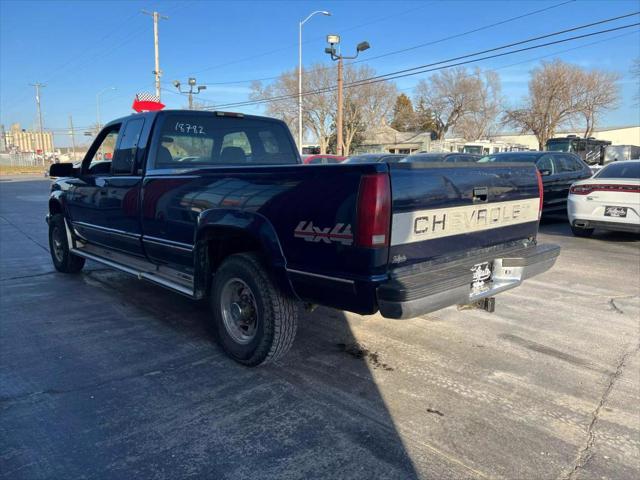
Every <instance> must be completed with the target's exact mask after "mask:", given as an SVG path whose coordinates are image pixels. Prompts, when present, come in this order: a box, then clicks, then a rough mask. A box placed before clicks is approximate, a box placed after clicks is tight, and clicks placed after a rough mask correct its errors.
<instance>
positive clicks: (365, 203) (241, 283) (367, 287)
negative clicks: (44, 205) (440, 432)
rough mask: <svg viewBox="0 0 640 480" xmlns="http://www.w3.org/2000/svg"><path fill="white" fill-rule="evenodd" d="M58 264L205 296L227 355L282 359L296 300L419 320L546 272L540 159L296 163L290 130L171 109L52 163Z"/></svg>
mask: <svg viewBox="0 0 640 480" xmlns="http://www.w3.org/2000/svg"><path fill="white" fill-rule="evenodd" d="M50 175H51V177H53V178H56V180H55V181H54V182H53V184H52V186H51V195H50V199H49V213H48V215H47V222H48V224H49V243H50V248H51V256H52V259H53V263H54V265H55V268H56V269H57V270H59V271H61V272H66V273H77V272H79V271H80V270H81V269H82V267H83V265H84V262H85V260H86V259H89V260H93V261H96V262H99V263H101V264H104V265H107V266H109V267H112V268H115V269H118V270H120V271H123V272H126V273H129V274H132V275H135V276H136V277H138V278H140V279H145V280H149V281H151V282H153V283H155V284H158V285H160V286H163V287H166V288H168V289H170V290H173V291H175V292H179V293H181V294H183V295H186V296H188V297H190V298H193V299H208V301H209V302H210V304H211V308H212V312H213V314H212V321H213V323H214V326H215V328H216V331H217V333H218V338H219V342H220V344H221V346H222V347H223V349H224V350H225V351H226V352H227V353H228V354H229V355H230V356H231V357H232V358H234V359H235V360H237V361H239V362H241V363H243V364H245V365H258V364H261V363H264V362H267V361H273V360H275V359H278V358H281V357H282V356H283V355H284V354H285V353H286V352H287V350H288V349H289V347H290V346H291V344H292V342H293V339H294V336H295V333H296V326H297V321H298V320H297V319H298V311H299V306H300V305H302V304H309V305H314V304H321V305H326V306H330V307H334V308H337V309H342V310H347V311H351V312H356V313H360V314H373V313H375V312H378V311H379V312H380V313H381V314H382V315H383V316H384V317H387V318H411V317H416V316H419V315H422V314H425V313H428V312H432V311H435V310H438V309H441V308H444V307H447V306H449V305H455V304H476V303H478V302H482V301H484V302H485V304H488V302H487V300H488V299H493V296H494V295H496V294H497V293H499V292H502V291H504V290H507V289H510V288H513V287H516V286H518V285H519V284H520V283H521V282H522V281H523V280H524V279H526V278H528V277H531V276H533V275H537V274H539V273H541V272H543V271H545V270H547V269H549V268H550V267H551V266H552V265H553V264H554V262H555V260H556V257H557V256H558V253H559V247H557V246H555V245H539V244H537V241H536V236H537V232H538V221H539V215H540V206H541V203H542V198H541V192H542V190H541V181H540V176H539V174H538V172H537V170H536V168H535V167H534V166H533V165H527V164H521V163H520V164H509V163H500V164H485V165H479V164H471V165H466V164H450V163H449V164H445V163H406V164H402V163H395V164H387V163H370V164H367V163H363V164H344V165H340V164H336V165H302V164H301V160H300V157H299V155H298V153H297V151H296V147H295V144H294V142H293V139H292V136H291V134H290V132H289V130H288V128H287V127H286V125H285V124H284V123H283V122H281V121H279V120H275V119H271V118H264V117H258V116H249V115H242V114H237V113H227V112H197V111H184V110H166V111H161V112H149V113H141V114H134V115H131V116H128V117H125V118H121V119H118V120H115V121H112V122H110V123H109V124H107V125H106V126H105V127H104V129H103V130H102V131H101V132H100V133H99V134H98V136H97V137H96V139H95V141H94V142H93V144H92V145H91V147H90V149H89V151H88V153H87V155H86V157H85V158H84V160H83V162H82V164H81V165H79V166H74V165H72V164H62V163H61V164H54V165H52V166H51V169H50Z"/></svg>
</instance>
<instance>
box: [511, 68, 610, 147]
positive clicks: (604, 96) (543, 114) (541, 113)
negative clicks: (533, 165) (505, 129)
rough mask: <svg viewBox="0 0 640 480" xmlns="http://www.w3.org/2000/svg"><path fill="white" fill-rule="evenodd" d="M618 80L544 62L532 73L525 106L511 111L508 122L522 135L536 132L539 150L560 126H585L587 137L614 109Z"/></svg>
mask: <svg viewBox="0 0 640 480" xmlns="http://www.w3.org/2000/svg"><path fill="white" fill-rule="evenodd" d="M618 78H619V77H618V75H617V74H615V73H610V72H603V71H601V70H592V71H586V70H584V69H582V68H580V67H578V66H576V65H570V64H568V63H564V62H562V61H560V60H554V61H553V62H550V63H546V62H543V63H542V66H541V67H540V68H537V69H535V70H533V72H532V78H531V80H530V81H529V96H528V97H527V98H526V99H525V104H524V106H523V107H522V108H519V109H514V110H508V111H507V112H506V114H505V121H506V123H509V124H511V125H514V126H516V127H519V128H520V129H521V130H522V131H523V132H533V134H534V135H535V136H536V138H537V139H538V148H539V149H540V150H542V149H543V148H544V145H545V144H546V142H547V140H548V139H549V138H552V137H553V135H554V134H555V132H556V130H557V129H558V128H559V127H561V126H563V125H567V124H570V123H581V124H583V125H584V126H585V133H584V135H585V137H588V136H590V135H591V134H592V133H593V129H594V127H595V124H596V121H597V119H598V117H599V116H600V115H601V114H602V113H603V112H604V111H606V110H608V109H611V108H615V106H616V103H617V101H618V98H619V88H618V85H617V81H618ZM581 120H582V121H583V122H584V123H583V122H582V121H581Z"/></svg>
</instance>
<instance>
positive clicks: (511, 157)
mask: <svg viewBox="0 0 640 480" xmlns="http://www.w3.org/2000/svg"><path fill="white" fill-rule="evenodd" d="M540 156H541V155H540V153H516V152H514V153H497V154H495V155H487V156H485V157H482V158H481V159H480V160H478V163H490V162H501V163H505V162H527V163H535V162H537V161H538V159H539V158H540Z"/></svg>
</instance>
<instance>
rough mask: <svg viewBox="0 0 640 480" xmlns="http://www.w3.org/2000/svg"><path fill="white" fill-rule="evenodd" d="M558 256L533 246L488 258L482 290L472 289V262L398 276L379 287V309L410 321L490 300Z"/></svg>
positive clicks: (556, 251)
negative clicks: (489, 272)
mask: <svg viewBox="0 0 640 480" xmlns="http://www.w3.org/2000/svg"><path fill="white" fill-rule="evenodd" d="M559 254H560V247H559V246H557V245H536V246H533V247H530V248H527V249H525V250H521V251H519V252H517V253H512V254H506V255H504V256H503V257H502V258H494V259H491V260H492V261H493V275H492V280H491V281H490V282H489V283H488V284H487V285H486V286H485V288H484V289H482V290H481V291H473V290H472V288H471V283H472V281H473V278H472V273H471V267H472V266H473V265H474V263H472V262H469V263H465V262H462V263H460V262H458V263H457V264H455V265H444V266H442V267H439V268H436V267H434V269H433V270H430V271H428V272H423V273H420V274H417V275H411V276H406V277H398V278H395V279H392V280H389V281H388V282H385V283H384V284H382V285H380V286H379V287H378V290H377V296H378V307H379V309H380V313H381V314H382V316H383V317H386V318H413V317H417V316H420V315H424V314H426V313H430V312H434V311H436V310H440V309H442V308H445V307H448V306H450V305H457V304H468V303H472V302H475V301H477V300H480V299H483V298H487V297H493V296H494V295H496V294H498V293H500V292H504V291H505V290H509V289H511V288H514V287H517V286H518V285H520V284H521V283H522V281H523V280H525V279H527V278H530V277H533V276H535V275H538V274H540V273H542V272H545V271H547V270H549V269H550V268H551V267H552V266H553V264H554V263H555V261H556V259H557V258H558V255H559Z"/></svg>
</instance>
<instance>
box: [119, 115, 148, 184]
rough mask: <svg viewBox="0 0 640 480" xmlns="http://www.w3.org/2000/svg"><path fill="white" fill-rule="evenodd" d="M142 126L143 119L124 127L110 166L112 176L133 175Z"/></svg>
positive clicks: (133, 121) (135, 120)
mask: <svg viewBox="0 0 640 480" xmlns="http://www.w3.org/2000/svg"><path fill="white" fill-rule="evenodd" d="M143 125H144V119H143V118H136V119H134V120H130V121H129V122H127V124H126V125H125V127H124V130H123V132H122V138H121V140H120V145H119V146H118V150H116V152H115V155H114V157H113V163H112V165H111V172H112V173H113V174H114V175H131V174H132V173H133V168H134V164H135V161H136V152H137V151H138V142H139V141H140V134H141V133H142V126H143Z"/></svg>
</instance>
